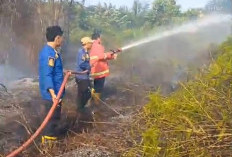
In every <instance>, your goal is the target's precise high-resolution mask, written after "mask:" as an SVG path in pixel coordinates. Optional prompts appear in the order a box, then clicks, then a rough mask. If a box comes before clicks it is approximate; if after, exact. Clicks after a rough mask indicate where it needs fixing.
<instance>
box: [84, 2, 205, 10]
mask: <svg viewBox="0 0 232 157" xmlns="http://www.w3.org/2000/svg"><path fill="white" fill-rule="evenodd" d="M99 1H100V2H101V3H103V2H106V3H112V4H114V5H116V6H122V5H127V6H128V7H131V6H132V4H133V2H134V0H86V4H87V5H91V4H98V2H99ZM140 1H141V2H147V3H149V4H151V3H152V2H153V1H154V0H140ZM208 1H209V0H177V3H178V4H179V5H181V6H182V10H187V9H189V8H199V7H204V6H205V4H206V3H207V2H208Z"/></svg>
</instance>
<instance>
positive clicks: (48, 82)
mask: <svg viewBox="0 0 232 157" xmlns="http://www.w3.org/2000/svg"><path fill="white" fill-rule="evenodd" d="M46 38H47V44H46V45H45V46H44V47H43V49H42V50H41V51H40V53H39V87H40V93H41V96H42V98H43V101H44V105H45V112H46V114H47V113H48V112H49V110H50V109H51V107H52V104H53V103H54V102H55V101H56V99H57V94H58V92H59V90H60V87H61V84H62V82H63V79H64V76H63V66H62V59H61V55H60V53H59V52H58V51H57V49H58V48H60V47H61V45H62V43H63V31H62V29H61V28H60V27H59V26H51V27H48V28H47V30H46ZM63 96H64V92H63V94H62V97H61V98H63ZM60 118H61V100H59V105H58V106H57V108H56V110H55V112H54V115H53V116H52V118H51V119H50V121H49V122H48V124H47V126H46V128H45V129H44V132H43V135H42V143H47V142H48V143H49V142H51V141H55V140H57V136H58V134H59V132H58V123H59V121H60Z"/></svg>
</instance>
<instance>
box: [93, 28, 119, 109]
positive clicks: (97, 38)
mask: <svg viewBox="0 0 232 157" xmlns="http://www.w3.org/2000/svg"><path fill="white" fill-rule="evenodd" d="M92 39H93V40H94V42H93V45H92V48H91V50H90V65H91V77H92V78H93V79H94V92H93V99H94V103H95V104H96V105H99V104H100V101H99V100H100V97H101V93H102V92H103V88H104V84H105V78H106V77H107V76H109V74H110V71H109V66H108V60H114V59H116V58H117V54H116V53H113V52H107V53H105V48H104V46H103V45H102V41H101V35H100V33H99V32H94V33H93V35H92Z"/></svg>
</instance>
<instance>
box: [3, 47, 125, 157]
mask: <svg viewBox="0 0 232 157" xmlns="http://www.w3.org/2000/svg"><path fill="white" fill-rule="evenodd" d="M110 51H111V52H113V54H115V53H119V52H121V51H122V50H121V49H117V50H110ZM87 72H88V71H84V72H71V71H67V72H66V74H65V77H64V80H63V82H62V84H61V87H60V90H59V92H58V95H57V99H56V100H55V101H54V102H53V105H52V107H51V109H50V111H49V112H48V114H47V116H46V117H45V119H44V121H43V122H42V124H41V125H40V126H39V128H38V129H37V130H36V132H35V133H34V134H33V135H32V136H31V137H30V138H29V139H28V140H27V141H26V142H24V143H23V144H22V145H21V146H20V147H19V148H17V149H15V150H14V151H13V152H11V153H10V154H9V155H7V156H6V157H15V156H16V155H18V154H19V153H21V152H22V151H23V150H24V149H26V148H27V147H28V146H29V145H30V144H31V143H32V142H33V141H34V140H35V138H36V137H37V136H39V134H40V133H41V132H42V131H43V129H44V128H45V127H46V125H47V123H48V122H49V120H50V119H51V117H52V115H53V113H54V111H55V109H56V107H57V105H58V104H59V100H60V97H61V95H62V93H63V91H64V89H65V85H66V83H67V82H68V78H69V77H70V76H71V75H72V74H73V75H77V74H80V75H83V74H86V73H87Z"/></svg>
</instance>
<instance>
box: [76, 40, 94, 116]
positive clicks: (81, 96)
mask: <svg viewBox="0 0 232 157" xmlns="http://www.w3.org/2000/svg"><path fill="white" fill-rule="evenodd" d="M81 44H82V48H81V49H80V50H79V51H78V54H77V71H78V72H86V71H87V72H86V74H84V75H76V83H77V90H78V93H77V110H78V111H79V112H81V113H82V112H83V111H84V109H85V105H86V104H87V102H88V100H89V99H90V98H91V91H90V78H89V74H90V70H91V67H90V63H89V61H90V56H89V51H90V49H91V47H92V44H93V40H92V39H91V38H90V37H84V38H82V39H81Z"/></svg>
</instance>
